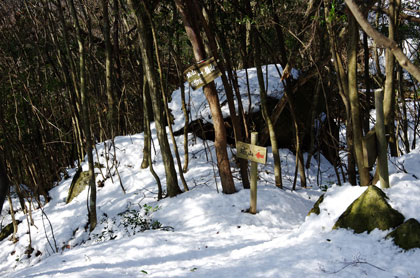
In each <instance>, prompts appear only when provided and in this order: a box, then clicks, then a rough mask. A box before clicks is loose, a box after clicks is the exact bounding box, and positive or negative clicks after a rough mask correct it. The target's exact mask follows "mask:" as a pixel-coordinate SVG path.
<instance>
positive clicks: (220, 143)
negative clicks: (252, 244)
mask: <svg viewBox="0 0 420 278" xmlns="http://www.w3.org/2000/svg"><path fill="white" fill-rule="evenodd" d="M192 5H193V3H191V0H186V1H181V0H176V6H177V8H178V10H179V12H180V13H181V15H182V20H183V22H184V26H185V30H186V32H187V36H188V39H189V40H190V42H191V44H192V47H193V52H194V57H195V60H196V61H197V62H199V61H201V60H203V59H205V58H206V54H205V50H204V44H203V41H202V39H201V36H200V32H199V30H198V26H197V22H196V21H194V19H193V18H192V14H191V13H192V11H194V9H193V8H191V7H192ZM203 90H204V94H205V96H206V99H207V102H208V103H209V106H210V112H211V115H212V119H213V125H214V131H215V140H214V146H215V148H216V156H217V166H218V169H219V175H220V180H221V182H222V188H223V193H226V194H231V193H235V192H236V189H235V184H234V182H233V177H232V172H231V170H230V165H229V157H228V154H227V149H226V148H227V140H226V129H225V126H224V120H223V115H222V110H221V108H220V102H219V97H218V95H217V91H216V86H215V85H214V82H211V83H209V84H207V85H205V86H204V88H203Z"/></svg>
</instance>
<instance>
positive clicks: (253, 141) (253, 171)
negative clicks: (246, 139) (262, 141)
mask: <svg viewBox="0 0 420 278" xmlns="http://www.w3.org/2000/svg"><path fill="white" fill-rule="evenodd" d="M257 143H258V132H252V133H251V145H256V144H257ZM257 179H258V163H257V162H254V161H251V206H250V208H249V212H250V213H252V214H256V213H257Z"/></svg>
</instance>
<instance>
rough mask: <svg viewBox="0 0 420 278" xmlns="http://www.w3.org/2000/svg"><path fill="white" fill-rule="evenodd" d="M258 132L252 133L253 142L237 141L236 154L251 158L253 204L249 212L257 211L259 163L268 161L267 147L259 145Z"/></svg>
mask: <svg viewBox="0 0 420 278" xmlns="http://www.w3.org/2000/svg"><path fill="white" fill-rule="evenodd" d="M257 141H258V132H252V133H251V144H247V143H244V142H241V141H237V142H236V155H237V156H238V157H239V158H243V159H247V160H251V190H250V191H251V202H250V203H251V204H250V207H249V211H248V212H249V213H252V214H256V213H257V179H258V163H262V164H265V163H266V162H267V149H266V148H264V147H260V146H257V145H256V144H257Z"/></svg>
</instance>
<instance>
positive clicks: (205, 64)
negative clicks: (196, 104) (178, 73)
mask: <svg viewBox="0 0 420 278" xmlns="http://www.w3.org/2000/svg"><path fill="white" fill-rule="evenodd" d="M184 75H185V76H186V78H187V81H188V83H190V86H191V88H192V89H193V90H194V91H195V90H197V89H199V88H201V87H203V86H204V85H207V84H209V83H210V82H212V81H213V80H214V79H216V78H217V77H219V76H221V75H222V73H221V72H220V70H219V68H218V67H217V64H216V61H215V60H214V57H212V58H210V59H207V60H204V61H202V62H200V63H198V64H194V65H192V66H191V67H189V68H187V69H186V70H185V71H184Z"/></svg>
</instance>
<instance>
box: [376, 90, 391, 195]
mask: <svg viewBox="0 0 420 278" xmlns="http://www.w3.org/2000/svg"><path fill="white" fill-rule="evenodd" d="M383 100H384V94H383V89H379V90H375V109H376V126H375V131H376V138H377V140H378V144H377V146H378V172H379V180H380V182H381V188H389V173H388V157H387V153H388V152H387V150H388V144H387V141H386V137H385V124H384V107H383Z"/></svg>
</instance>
